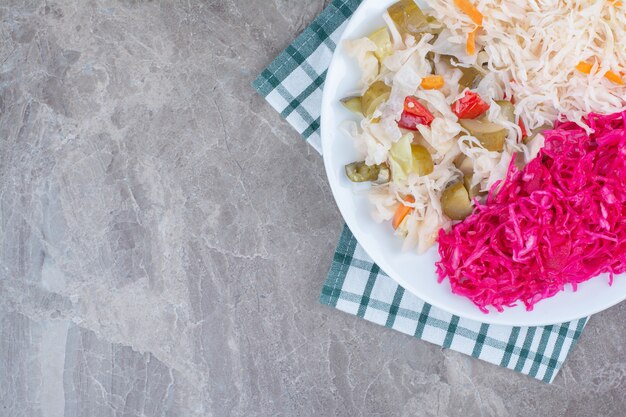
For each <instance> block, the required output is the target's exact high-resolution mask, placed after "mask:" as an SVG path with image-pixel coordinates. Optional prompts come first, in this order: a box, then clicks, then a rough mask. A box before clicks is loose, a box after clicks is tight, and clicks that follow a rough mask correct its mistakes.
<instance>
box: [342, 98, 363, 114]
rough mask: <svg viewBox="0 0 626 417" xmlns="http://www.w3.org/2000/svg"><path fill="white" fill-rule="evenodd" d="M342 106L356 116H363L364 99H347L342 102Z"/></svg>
mask: <svg viewBox="0 0 626 417" xmlns="http://www.w3.org/2000/svg"><path fill="white" fill-rule="evenodd" d="M341 104H343V105H344V107H345V108H346V109H348V110H350V111H351V112H354V113H356V114H360V115H361V116H362V115H363V106H362V98H361V97H346V98H344V99H343V100H341Z"/></svg>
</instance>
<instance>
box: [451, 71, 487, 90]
mask: <svg viewBox="0 0 626 417" xmlns="http://www.w3.org/2000/svg"><path fill="white" fill-rule="evenodd" d="M457 68H458V69H460V70H461V72H462V73H463V76H462V77H461V79H460V80H459V85H461V86H462V87H465V88H474V87H475V86H476V84H478V82H480V80H481V78H482V76H483V73H482V72H481V71H480V70H478V69H477V68H474V67H468V68H465V67H457Z"/></svg>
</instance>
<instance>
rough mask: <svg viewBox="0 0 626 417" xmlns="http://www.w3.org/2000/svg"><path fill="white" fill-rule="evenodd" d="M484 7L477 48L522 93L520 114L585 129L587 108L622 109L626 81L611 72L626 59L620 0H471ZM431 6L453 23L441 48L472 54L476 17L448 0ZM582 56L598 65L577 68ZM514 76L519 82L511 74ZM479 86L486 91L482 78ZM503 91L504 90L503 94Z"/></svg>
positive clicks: (533, 123)
mask: <svg viewBox="0 0 626 417" xmlns="http://www.w3.org/2000/svg"><path fill="white" fill-rule="evenodd" d="M472 3H473V4H474V5H475V6H476V8H477V9H478V10H479V11H480V12H481V13H482V14H483V15H484V20H483V29H481V30H480V31H479V32H478V33H477V36H476V43H477V50H479V49H480V48H484V49H485V52H486V54H485V55H484V56H486V57H488V59H487V65H488V67H489V71H490V73H489V75H488V77H493V78H497V79H498V83H497V84H494V85H499V86H502V87H503V88H504V90H505V93H506V95H507V97H512V96H514V97H515V98H516V100H517V106H516V107H517V109H516V110H517V114H518V115H520V116H521V118H522V120H523V121H524V123H525V125H526V127H528V128H529V129H530V130H534V129H536V128H538V127H541V126H543V125H546V124H548V125H549V126H552V125H553V123H554V121H556V120H562V121H563V120H570V121H574V122H576V123H578V124H580V125H581V126H584V127H585V128H586V129H589V127H588V126H586V125H585V122H584V116H585V115H586V114H587V113H589V112H592V111H593V112H598V113H604V114H610V113H615V112H618V111H621V110H622V108H624V106H625V105H626V87H625V86H620V85H617V84H615V83H612V82H611V81H609V80H607V79H606V78H604V75H605V74H606V73H607V72H608V71H610V70H612V71H614V72H616V73H619V72H620V71H622V70H623V68H624V64H625V63H626V48H624V47H623V46H622V44H621V42H622V41H623V40H624V39H626V13H624V8H623V6H620V5H619V4H618V2H615V1H589V0H559V1H535V0H532V1H530V0H520V1H509V0H472ZM428 4H429V6H430V7H431V8H432V10H430V11H429V12H430V13H431V14H432V15H433V16H434V17H436V18H437V19H439V20H440V21H441V22H442V23H444V24H445V25H446V27H447V30H446V31H444V32H442V36H440V37H439V39H437V42H436V43H435V48H434V51H435V52H439V53H446V54H449V55H453V56H455V57H457V59H459V60H460V61H461V62H466V63H469V62H472V61H471V58H476V57H478V58H479V59H480V57H479V56H478V55H480V54H478V55H477V56H476V57H468V56H467V55H466V53H465V50H464V46H465V42H466V39H467V34H468V33H469V32H470V31H471V30H473V29H474V26H475V24H474V23H473V22H471V20H470V19H469V18H468V16H467V15H466V14H465V13H464V12H463V11H462V10H461V9H460V8H458V7H457V6H456V4H455V2H453V1H449V0H431V1H429V2H428ZM579 61H584V62H588V63H590V64H594V65H596V67H595V68H597V69H598V71H597V72H596V71H592V73H591V74H590V75H586V74H583V73H581V72H579V71H578V70H577V69H576V64H577V63H578V62H579ZM512 81H514V82H512ZM478 90H479V94H480V95H481V97H484V96H485V94H486V92H485V91H484V89H483V86H480V87H479V89H478ZM496 96H497V94H496Z"/></svg>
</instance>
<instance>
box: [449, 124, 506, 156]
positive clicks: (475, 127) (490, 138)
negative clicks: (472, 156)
mask: <svg viewBox="0 0 626 417" xmlns="http://www.w3.org/2000/svg"><path fill="white" fill-rule="evenodd" d="M459 123H460V124H461V126H463V128H464V129H466V130H467V131H468V132H469V133H470V135H472V136H474V137H475V138H476V139H478V141H479V142H480V144H481V145H482V146H483V147H484V148H485V149H487V150H488V151H492V152H502V150H503V149H504V141H505V140H506V136H507V134H508V133H509V132H508V130H507V129H505V128H504V127H502V126H501V125H499V124H497V123H491V122H488V121H481V120H474V119H468V120H465V119H461V120H459Z"/></svg>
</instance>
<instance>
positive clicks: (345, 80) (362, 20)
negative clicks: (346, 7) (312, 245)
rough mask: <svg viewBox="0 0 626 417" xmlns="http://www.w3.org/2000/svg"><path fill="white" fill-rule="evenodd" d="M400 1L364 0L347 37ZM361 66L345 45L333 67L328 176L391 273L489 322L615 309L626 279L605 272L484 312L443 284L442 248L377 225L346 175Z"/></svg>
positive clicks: (347, 215) (325, 109) (547, 319)
mask: <svg viewBox="0 0 626 417" xmlns="http://www.w3.org/2000/svg"><path fill="white" fill-rule="evenodd" d="M395 2H396V0H364V1H363V3H362V4H361V6H360V7H359V8H358V10H357V11H356V12H355V13H354V15H353V16H352V19H351V20H350V22H349V23H348V25H347V27H346V30H345V32H344V34H343V37H342V40H343V39H356V38H359V37H362V36H367V35H368V34H369V33H371V32H373V31H374V30H376V29H378V28H380V27H383V26H384V22H383V20H382V17H381V16H382V14H383V12H384V11H385V10H386V8H387V7H388V6H389V5H391V4H393V3H395ZM359 77H360V71H359V68H358V67H357V65H356V64H355V62H354V61H353V59H351V58H350V57H348V56H347V55H346V53H345V51H344V48H343V46H342V42H339V44H338V45H337V50H336V51H335V55H334V57H333V60H332V63H331V65H330V68H329V70H328V76H327V77H326V83H325V87H324V97H323V102H322V119H321V129H322V148H323V151H324V164H325V166H326V173H327V175H328V181H329V182H330V186H331V188H332V191H333V195H334V196H335V200H336V201H337V205H338V206H339V210H340V211H341V214H342V215H343V218H344V219H345V221H346V223H347V224H348V226H349V227H350V230H351V231H352V233H353V234H354V236H355V237H356V238H357V240H358V241H359V243H360V244H361V245H362V246H363V249H364V250H365V251H366V252H367V254H368V255H369V256H370V257H371V258H372V259H373V260H374V261H375V262H376V263H377V264H378V265H379V266H380V267H381V269H382V270H383V271H385V272H386V273H387V274H388V275H389V276H390V277H391V278H393V279H394V280H395V281H397V282H398V283H399V284H400V285H401V286H402V287H404V288H405V289H406V290H408V291H410V292H412V293H413V294H415V295H416V296H418V297H419V298H421V299H422V300H424V301H426V302H428V303H430V304H432V305H434V306H435V307H438V308H440V309H443V310H446V311H448V312H450V313H453V314H456V315H459V316H461V317H466V318H470V319H473V320H477V321H480V322H484V323H492V324H502V325H510V326H539V325H547V324H555V323H563V322H567V321H570V320H574V319H578V318H581V317H585V316H589V315H591V314H594V313H597V312H599V311H601V310H604V309H606V308H609V307H611V306H613V305H615V304H617V303H619V302H620V301H622V300H624V299H626V279H624V277H623V276H619V277H616V279H615V282H614V283H613V286H609V285H608V278H607V277H606V276H600V277H596V278H593V279H591V280H590V281H588V282H586V283H584V284H582V285H580V286H579V288H578V291H576V292H574V291H572V290H571V289H567V290H566V291H564V292H562V293H560V294H558V295H557V296H555V297H552V298H550V299H547V300H542V301H541V302H539V303H538V304H536V305H535V308H534V310H533V311H526V309H525V307H524V306H523V305H519V306H517V307H513V308H508V309H506V310H505V311H504V312H503V313H498V312H496V311H493V312H491V313H489V314H484V313H482V312H481V311H480V310H479V309H478V308H477V307H476V306H475V305H474V304H473V303H472V302H470V301H469V300H468V299H467V298H464V297H461V296H458V295H455V294H452V292H451V290H450V284H449V282H448V281H447V280H446V281H444V282H443V283H441V284H439V283H437V276H436V273H435V262H436V261H437V260H438V259H439V256H438V254H437V250H436V248H432V249H431V250H430V251H429V252H427V253H426V254H424V255H417V254H416V253H415V252H413V251H411V252H402V250H401V246H402V242H401V241H400V239H399V238H397V237H395V236H394V235H393V229H392V227H391V225H390V224H389V223H383V224H377V223H375V222H374V221H373V220H372V218H371V216H370V210H371V206H370V204H369V202H368V200H367V196H366V195H365V193H363V192H358V190H363V188H360V187H355V186H354V185H353V184H352V183H350V181H349V180H348V179H347V178H346V176H345V174H344V166H345V165H346V164H348V163H351V162H354V161H355V160H356V151H355V149H354V147H353V144H352V140H351V139H350V138H349V137H348V136H347V135H346V134H344V133H342V132H341V129H340V125H341V123H342V122H343V121H344V120H347V119H350V118H353V117H354V115H352V114H351V113H350V112H349V111H348V110H346V109H344V108H343V106H342V105H341V103H340V101H339V100H340V99H342V98H344V97H346V96H348V95H349V94H352V93H354V91H355V90H357V84H358V80H359Z"/></svg>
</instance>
